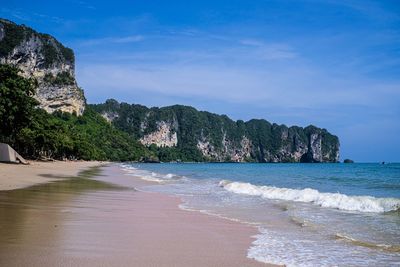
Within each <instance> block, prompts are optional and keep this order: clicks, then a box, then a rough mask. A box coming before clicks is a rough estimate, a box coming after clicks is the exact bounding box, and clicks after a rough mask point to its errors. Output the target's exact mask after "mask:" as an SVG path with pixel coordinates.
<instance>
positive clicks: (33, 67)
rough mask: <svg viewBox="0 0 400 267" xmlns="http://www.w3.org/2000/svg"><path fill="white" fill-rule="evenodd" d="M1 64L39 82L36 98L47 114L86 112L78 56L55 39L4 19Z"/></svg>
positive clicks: (0, 24)
mask: <svg viewBox="0 0 400 267" xmlns="http://www.w3.org/2000/svg"><path fill="white" fill-rule="evenodd" d="M0 63H1V64H11V65H14V66H16V67H18V68H20V69H21V70H22V72H23V73H22V75H24V76H26V77H35V78H36V79H37V81H38V88H37V92H36V96H35V97H36V98H37V100H38V101H39V102H40V106H41V107H42V108H43V109H45V110H46V111H47V112H50V113H51V112H53V111H56V110H60V111H63V112H69V113H73V112H75V113H76V114H78V115H81V114H82V113H83V111H84V108H85V97H84V94H83V91H82V89H80V88H79V87H78V85H77V83H76V80H75V66H74V64H75V58H74V53H73V51H72V50H71V49H69V48H67V47H65V46H63V45H62V44H61V43H60V42H58V41H57V40H56V39H55V38H54V37H52V36H50V35H47V34H42V33H38V32H36V31H34V30H33V29H31V28H29V27H27V26H24V25H17V24H15V23H13V22H11V21H8V20H4V19H0Z"/></svg>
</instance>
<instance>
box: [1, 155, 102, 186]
mask: <svg viewBox="0 0 400 267" xmlns="http://www.w3.org/2000/svg"><path fill="white" fill-rule="evenodd" d="M103 164H104V162H100V161H54V162H42V161H29V165H24V164H12V163H0V191H4V190H14V189H21V188H25V187H29V186H34V185H37V184H43V183H49V182H54V181H58V180H60V179H68V178H70V177H72V176H77V175H78V174H79V172H81V171H83V170H85V169H87V168H90V167H96V166H101V165H103Z"/></svg>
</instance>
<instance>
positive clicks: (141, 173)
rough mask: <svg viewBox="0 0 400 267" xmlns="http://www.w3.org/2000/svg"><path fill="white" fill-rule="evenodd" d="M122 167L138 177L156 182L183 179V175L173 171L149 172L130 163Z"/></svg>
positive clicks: (129, 173)
mask: <svg viewBox="0 0 400 267" xmlns="http://www.w3.org/2000/svg"><path fill="white" fill-rule="evenodd" d="M121 166H122V169H123V170H124V171H126V172H127V173H128V175H130V176H135V177H138V178H140V179H142V180H145V181H149V182H156V183H165V182H169V181H174V180H178V179H181V178H182V177H181V176H179V175H176V174H173V173H168V174H165V175H164V174H160V173H155V172H149V171H146V170H140V169H137V168H135V167H132V166H129V165H121Z"/></svg>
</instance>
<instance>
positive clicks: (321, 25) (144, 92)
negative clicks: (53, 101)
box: [0, 0, 400, 162]
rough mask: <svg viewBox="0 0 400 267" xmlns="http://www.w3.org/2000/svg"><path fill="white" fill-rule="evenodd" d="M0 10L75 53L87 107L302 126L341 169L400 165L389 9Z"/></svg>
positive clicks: (30, 4)
mask: <svg viewBox="0 0 400 267" xmlns="http://www.w3.org/2000/svg"><path fill="white" fill-rule="evenodd" d="M0 2H1V5H0V17H2V18H6V19H9V20H12V21H14V22H16V23H18V24H25V25H28V26H30V27H32V28H34V29H35V30H37V31H39V32H44V33H49V34H51V35H53V36H54V37H56V38H57V39H58V40H59V41H60V42H62V43H63V44H64V45H66V46H68V47H70V48H72V49H73V50H74V51H75V56H76V76H77V81H78V84H79V85H80V86H81V87H82V88H83V89H84V90H85V95H86V98H87V101H88V103H101V102H104V101H105V100H106V99H108V98H114V99H117V100H118V101H123V102H128V103H137V104H143V105H147V106H167V105H172V104H184V105H191V106H194V107H196V108H197V109H199V110H207V111H210V112H214V113H218V114H226V115H228V116H230V117H231V118H232V119H234V120H237V119H242V120H249V119H251V118H263V119H267V120H268V121H271V122H276V123H278V124H286V125H287V126H292V125H299V126H307V125H310V124H313V125H316V126H318V127H322V128H326V129H327V130H328V131H330V132H331V133H333V134H335V135H337V136H338V137H339V139H340V142H341V151H340V154H341V159H342V160H343V159H345V158H351V159H353V160H355V161H358V162H379V161H387V162H400V138H399V134H400V1H398V0H393V1H383V0H382V1H372V0H359V1H355V0H349V1H346V0H263V1H262V0H258V1H244V0H242V1H238V0H226V1H218V0H202V1H173V0H170V1H157V0H153V1H120V0H114V1H104V0H98V1H86V0H85V1H79V0H77V1H62V0H59V1H25V0H18V1H15V0H7V1H6V0H0Z"/></svg>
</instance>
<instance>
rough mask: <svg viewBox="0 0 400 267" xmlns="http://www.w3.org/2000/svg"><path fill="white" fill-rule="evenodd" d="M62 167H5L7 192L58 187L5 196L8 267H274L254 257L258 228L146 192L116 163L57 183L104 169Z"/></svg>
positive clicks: (1, 253)
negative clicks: (252, 249) (252, 250)
mask: <svg viewBox="0 0 400 267" xmlns="http://www.w3.org/2000/svg"><path fill="white" fill-rule="evenodd" d="M53 164H54V165H53ZM61 164H62V163H45V164H43V165H42V164H40V166H32V165H31V166H20V165H4V166H3V165H1V166H0V171H1V176H0V184H1V186H2V187H1V188H2V189H3V190H4V189H7V188H18V187H23V186H24V185H25V186H27V185H32V184H34V183H43V182H49V181H51V183H46V184H40V185H35V186H31V187H28V188H24V189H17V190H8V191H2V192H0V218H1V220H0V265H1V266H28V265H29V266H267V265H266V264H262V263H259V262H257V261H254V260H251V259H248V258H246V254H247V249H248V247H249V246H250V244H251V242H252V241H253V239H252V237H251V236H253V235H255V234H257V229H256V228H254V227H252V226H248V225H245V224H241V223H237V222H233V221H229V220H225V219H221V218H217V217H213V216H209V215H205V214H202V213H199V212H192V211H184V210H181V209H179V207H178V205H179V204H180V199H179V198H177V197H172V196H168V195H164V194H160V193H149V192H142V191H138V190H136V189H137V188H139V189H140V187H141V186H144V185H148V184H149V182H145V181H142V180H140V179H137V178H132V177H128V176H126V175H124V172H123V171H122V170H121V169H120V168H119V167H117V166H116V165H111V166H107V167H101V169H102V173H101V174H100V175H99V174H97V175H96V176H95V177H93V178H87V177H76V178H70V179H64V180H57V179H59V178H55V177H56V176H60V177H63V176H64V177H65V176H71V175H72V176H73V175H74V174H75V175H76V174H77V172H79V170H82V169H84V168H87V167H90V166H94V165H96V164H92V163H79V162H78V163H65V165H61ZM64 167H65V168H64ZM29 168H31V169H32V171H30V170H31V169H29ZM11 173H12V175H11ZM41 174H52V176H51V177H49V175H47V177H46V176H45V177H43V175H41ZM22 176H23V177H24V178H23V179H22V180H21V181H16V180H18V179H19V178H18V177H22ZM4 177H6V178H4ZM11 177H14V178H11ZM12 179H14V180H15V181H12V182H10V180H12ZM110 183H112V184H115V185H116V186H114V185H112V184H110Z"/></svg>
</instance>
